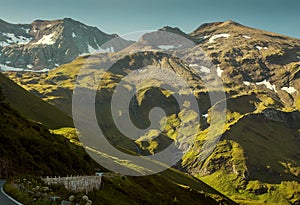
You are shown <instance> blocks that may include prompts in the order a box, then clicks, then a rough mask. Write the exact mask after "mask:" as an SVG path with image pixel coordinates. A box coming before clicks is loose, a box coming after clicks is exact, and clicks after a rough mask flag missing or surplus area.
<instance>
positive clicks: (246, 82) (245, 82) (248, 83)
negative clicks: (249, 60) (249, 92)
mask: <svg viewBox="0 0 300 205" xmlns="http://www.w3.org/2000/svg"><path fill="white" fill-rule="evenodd" d="M243 83H244V84H245V85H247V86H249V85H250V84H251V83H250V82H248V81H243Z"/></svg>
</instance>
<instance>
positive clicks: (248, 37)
mask: <svg viewBox="0 0 300 205" xmlns="http://www.w3.org/2000/svg"><path fill="white" fill-rule="evenodd" d="M243 38H246V39H250V38H251V37H250V36H247V35H243Z"/></svg>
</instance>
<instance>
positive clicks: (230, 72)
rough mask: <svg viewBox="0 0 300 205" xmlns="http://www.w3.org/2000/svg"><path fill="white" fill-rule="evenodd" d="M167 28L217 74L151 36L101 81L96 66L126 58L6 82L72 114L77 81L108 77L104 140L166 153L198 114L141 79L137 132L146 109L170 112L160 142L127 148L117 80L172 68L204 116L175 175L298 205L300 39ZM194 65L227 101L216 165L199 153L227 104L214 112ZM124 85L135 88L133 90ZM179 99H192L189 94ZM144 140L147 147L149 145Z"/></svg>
mask: <svg viewBox="0 0 300 205" xmlns="http://www.w3.org/2000/svg"><path fill="white" fill-rule="evenodd" d="M162 30H164V31H169V32H172V33H176V34H179V35H180V36H183V37H187V38H189V39H190V40H192V41H193V42H195V43H196V45H194V46H193V47H192V48H190V49H189V50H188V51H187V52H186V57H189V56H193V55H196V56H197V53H199V51H201V50H204V51H205V54H206V55H207V56H208V57H209V58H210V59H211V61H212V62H213V64H214V66H207V65H205V64H204V65H195V64H191V65H187V64H186V63H185V62H182V61H181V60H179V59H178V58H174V57H170V55H167V54H165V50H168V52H169V53H170V52H173V51H172V48H176V49H178V50H180V46H181V45H180V44H178V42H176V41H175V40H174V39H171V40H170V39H168V40H169V41H166V42H160V41H159V40H158V41H157V42H156V41H154V40H155V39H156V40H157V39H158V37H160V33H159V32H154V33H150V34H146V35H144V36H143V37H142V38H141V39H140V41H139V42H137V43H135V44H133V45H131V46H130V48H126V49H125V50H126V52H128V50H130V49H133V50H134V49H136V48H145V49H150V50H152V51H148V52H141V53H129V54H128V53H126V56H125V57H124V58H121V59H120V60H119V62H118V63H116V64H115V65H114V66H113V69H111V70H110V71H109V72H107V73H106V75H104V76H101V74H103V73H101V72H100V74H99V76H93V75H92V74H94V73H95V69H96V66H95V65H99V63H103V62H106V61H107V60H113V59H114V58H116V56H118V55H122V54H124V53H122V51H121V52H118V53H110V54H99V55H91V56H83V57H79V58H77V59H76V60H75V61H73V62H71V63H69V64H65V65H62V66H60V67H59V68H57V69H54V70H52V71H51V72H49V73H47V74H46V73H44V74H32V73H21V74H16V73H11V72H10V73H6V74H7V75H8V76H10V78H12V79H13V80H14V81H15V82H17V83H18V84H19V85H21V86H23V87H24V88H25V89H27V90H29V91H30V92H32V93H34V94H35V95H38V96H39V97H41V98H42V99H44V100H46V101H47V102H49V103H52V104H54V105H56V106H57V107H58V108H60V109H62V110H63V111H64V112H66V113H68V114H70V113H71V97H70V95H71V93H72V90H73V89H74V83H75V80H76V77H77V74H78V72H79V70H80V69H81V68H82V66H83V65H84V66H85V67H87V68H88V69H87V70H86V72H87V73H86V76H84V82H85V86H91V85H93V82H95V79H97V77H102V81H101V82H102V83H101V84H100V85H99V87H98V89H99V93H98V97H99V98H98V99H97V101H96V102H97V103H99V104H100V105H101V106H102V107H100V108H102V109H101V110H98V111H101V112H98V113H99V115H100V116H101V117H99V118H98V121H99V122H100V124H102V125H103V127H104V128H108V129H107V130H108V131H107V133H106V134H108V136H110V140H111V143H112V144H114V145H116V146H117V147H118V146H119V147H118V148H119V149H121V150H123V151H124V150H125V151H127V152H130V153H138V154H144V155H147V154H154V153H157V152H159V151H161V150H163V149H164V147H165V146H166V145H168V144H169V143H170V142H172V141H176V142H178V144H179V147H182V146H183V145H184V140H183V139H180V138H178V132H179V131H178V126H179V125H180V124H181V123H183V124H184V126H185V128H186V129H185V132H186V133H189V132H191V131H193V130H195V127H192V126H190V125H189V122H190V121H192V120H193V119H195V116H194V115H192V114H191V115H189V114H187V113H184V112H179V110H178V105H176V103H174V98H172V97H170V96H171V94H172V93H170V92H166V91H164V90H163V89H161V88H155V89H151V86H153V85H154V86H158V87H159V86H161V85H162V84H160V83H158V82H157V81H155V80H152V81H151V80H148V81H142V82H140V81H138V80H137V81H138V85H148V87H149V88H147V89H144V90H142V91H141V92H139V93H138V94H137V95H136V96H135V98H134V99H133V101H132V105H131V106H132V107H131V108H132V109H131V110H136V111H137V113H138V114H136V113H133V117H132V118H131V119H132V120H133V122H134V123H135V124H136V125H137V126H139V127H142V128H144V127H147V125H149V121H148V111H149V110H150V109H151V108H152V107H153V106H154V105H156V103H160V104H159V105H160V106H161V107H162V108H164V109H165V110H166V112H167V122H168V123H167V126H166V127H165V130H164V131H163V132H162V133H161V134H159V135H158V134H157V132H149V134H148V135H147V136H140V141H139V140H137V141H134V142H132V141H129V140H124V136H122V134H120V132H118V130H117V128H116V127H115V125H114V124H113V123H114V122H113V121H112V118H111V114H110V100H109V99H110V97H111V95H112V92H113V90H114V89H115V88H116V86H117V85H118V83H119V82H120V80H121V79H123V77H125V76H126V75H128V74H129V73H131V71H135V70H138V69H139V68H142V67H145V66H153V67H159V68H166V70H168V69H170V70H173V71H174V72H175V73H177V74H178V75H180V76H181V77H182V78H183V79H184V80H185V81H187V82H189V85H190V87H191V88H192V89H193V93H194V94H195V96H196V99H197V101H198V103H199V109H200V113H201V116H198V117H199V118H200V130H199V131H198V134H197V140H196V142H195V143H194V145H193V147H192V149H191V151H189V152H187V153H186V154H185V155H184V156H183V158H182V162H181V163H180V164H177V165H176V167H177V168H179V169H181V170H185V171H187V172H189V173H190V174H192V175H193V176H195V177H197V178H200V179H202V180H204V181H205V182H207V183H208V184H209V185H211V186H213V187H215V188H216V189H218V190H219V191H221V192H223V193H226V194H227V195H228V196H230V197H233V199H234V200H237V201H238V202H239V203H246V204H249V203H253V204H263V203H267V204H278V203H279V204H291V203H292V204H297V203H299V201H300V196H299V193H300V185H299V167H300V164H299V154H300V153H299V150H300V144H299V137H300V136H299V122H298V119H299V102H300V101H299V100H300V99H299V98H300V96H299V90H300V84H299V78H300V75H299V68H300V59H299V56H300V40H298V39H294V38H290V37H287V36H283V35H279V34H274V33H270V32H266V31H261V30H257V29H253V28H249V27H245V26H242V25H240V24H238V23H235V22H232V21H227V22H218V23H210V24H205V25H202V26H200V27H199V28H198V29H197V30H195V31H194V32H192V33H191V34H184V33H182V32H181V31H180V30H179V29H172V28H168V27H167V28H163V29H162ZM153 39H154V40H153ZM156 43H160V44H156ZM162 45H163V46H162ZM166 46H167V47H166ZM164 48H165V50H164ZM169 48H171V49H169ZM176 49H175V50H176ZM197 66H198V67H200V73H201V77H202V76H203V77H204V78H205V77H206V78H207V79H214V78H215V76H218V77H220V78H221V79H222V80H223V82H224V90H225V94H226V96H227V100H226V103H227V107H226V108H225V111H226V112H227V116H226V124H225V126H224V127H222V133H215V135H216V136H214V137H218V134H221V135H222V136H221V138H220V141H219V143H218V144H217V146H216V148H215V149H214V151H213V152H212V154H211V155H210V157H208V158H207V159H205V160H204V161H201V160H200V159H201V158H200V154H201V149H202V148H203V147H202V146H203V144H204V142H205V139H206V137H207V133H208V130H209V128H210V124H211V120H212V119H211V118H212V113H213V111H214V110H219V111H222V109H224V108H223V107H222V102H218V103H216V104H214V105H210V99H209V96H208V90H207V89H206V88H205V79H201V78H199V75H196V74H195V72H194V68H195V67H197ZM203 66H204V67H203ZM100 70H101V69H100ZM152 72H154V74H157V75H159V74H161V73H159V72H157V71H155V70H154V69H153V70H151V69H150V70H148V71H147V73H146V74H148V75H150V74H153V73H152ZM155 72H157V73H155ZM31 80H33V81H31ZM167 80H168V79H167ZM171 81H172V80H171ZM175 82H176V81H175ZM175 86H176V85H175ZM124 87H125V89H127V90H132V89H134V86H132V85H131V84H127V85H126V86H125V85H124ZM146 87H147V86H146ZM180 96H182V97H185V94H184V92H183V93H181V94H180ZM99 104H98V105H99ZM185 114H187V115H185ZM142 139H146V142H145V143H142V142H141V141H142ZM136 146H138V149H137V148H136Z"/></svg>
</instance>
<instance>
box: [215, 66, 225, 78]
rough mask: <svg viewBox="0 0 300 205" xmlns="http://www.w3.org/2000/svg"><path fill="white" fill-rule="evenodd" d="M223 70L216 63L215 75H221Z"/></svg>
mask: <svg viewBox="0 0 300 205" xmlns="http://www.w3.org/2000/svg"><path fill="white" fill-rule="evenodd" d="M223 72H224V70H222V69H221V68H220V65H217V75H218V76H219V77H221V76H222V73H223Z"/></svg>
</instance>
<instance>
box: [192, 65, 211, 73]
mask: <svg viewBox="0 0 300 205" xmlns="http://www.w3.org/2000/svg"><path fill="white" fill-rule="evenodd" d="M189 67H197V68H200V71H201V72H203V73H210V69H209V68H207V67H205V66H199V65H198V64H190V65H189Z"/></svg>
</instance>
